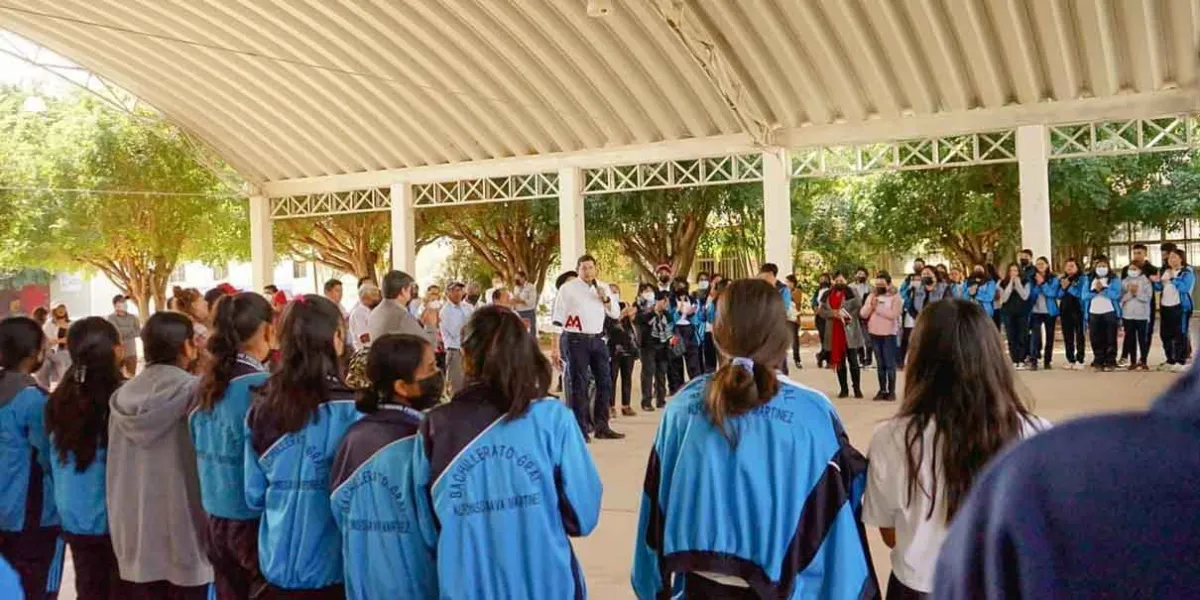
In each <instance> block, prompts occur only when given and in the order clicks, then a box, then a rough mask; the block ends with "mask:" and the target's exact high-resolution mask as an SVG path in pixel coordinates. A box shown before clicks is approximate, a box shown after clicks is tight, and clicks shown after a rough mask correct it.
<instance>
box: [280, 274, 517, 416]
mask: <svg viewBox="0 0 1200 600" xmlns="http://www.w3.org/2000/svg"><path fill="white" fill-rule="evenodd" d="M514 314H515V313H514ZM342 329H343V326H342V312H341V311H340V310H338V307H337V306H336V305H334V303H333V302H332V301H330V300H329V299H327V298H325V297H324V296H318V295H316V294H307V295H304V296H300V297H298V298H296V299H295V300H294V301H293V302H292V303H290V304H288V305H287V308H285V309H284V311H283V319H282V321H281V322H280V324H279V334H278V340H279V353H280V359H279V369H278V370H277V371H275V373H274V374H273V375H271V378H270V379H268V380H267V386H266V395H265V398H264V400H263V407H262V408H263V410H262V413H261V414H262V415H263V417H264V418H266V419H267V420H269V421H270V422H271V423H272V424H273V425H274V426H275V427H276V428H278V430H279V431H281V432H283V433H293V432H296V431H299V430H300V429H301V428H303V427H304V426H305V425H306V424H307V423H308V421H309V419H311V418H312V417H313V415H315V414H316V412H317V408H318V407H319V406H320V405H321V403H322V402H324V401H325V400H326V399H327V398H329V395H330V392H331V389H332V387H331V384H332V383H333V380H336V378H337V376H338V365H339V363H340V361H339V360H338V354H337V348H336V347H335V346H334V339H335V338H336V337H337V335H338V332H341V331H342ZM343 339H344V338H343Z"/></svg>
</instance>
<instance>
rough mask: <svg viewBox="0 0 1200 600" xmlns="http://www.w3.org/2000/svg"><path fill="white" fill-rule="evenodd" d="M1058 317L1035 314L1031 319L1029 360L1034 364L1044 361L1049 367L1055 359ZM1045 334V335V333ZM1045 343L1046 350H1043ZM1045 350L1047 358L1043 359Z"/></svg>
mask: <svg viewBox="0 0 1200 600" xmlns="http://www.w3.org/2000/svg"><path fill="white" fill-rule="evenodd" d="M1056 321H1058V317H1052V316H1050V315H1043V314H1037V313H1034V314H1033V315H1032V316H1031V317H1030V319H1029V333H1030V338H1029V358H1030V360H1032V361H1033V362H1037V361H1038V360H1039V359H1042V362H1043V363H1045V365H1046V366H1047V367H1049V366H1050V361H1051V360H1052V359H1053V358H1054V324H1055V322H1056ZM1043 332H1044V333H1043ZM1043 341H1044V342H1045V344H1044V345H1045V348H1043V347H1042V346H1043ZM1043 350H1044V351H1045V358H1043Z"/></svg>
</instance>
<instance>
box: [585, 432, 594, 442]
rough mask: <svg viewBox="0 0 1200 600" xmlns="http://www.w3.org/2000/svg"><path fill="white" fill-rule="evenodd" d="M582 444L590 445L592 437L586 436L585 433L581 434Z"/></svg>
mask: <svg viewBox="0 0 1200 600" xmlns="http://www.w3.org/2000/svg"><path fill="white" fill-rule="evenodd" d="M583 443H585V444H590V443H592V436H590V435H588V434H586V433H585V434H583Z"/></svg>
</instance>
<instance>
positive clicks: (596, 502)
mask: <svg viewBox="0 0 1200 600" xmlns="http://www.w3.org/2000/svg"><path fill="white" fill-rule="evenodd" d="M492 394H493V392H491V391H490V390H488V389H487V388H486V387H484V386H481V385H475V386H471V387H468V388H467V389H466V390H463V392H462V393H460V394H459V395H458V396H456V397H455V398H454V401H453V402H450V403H449V404H443V405H441V406H439V407H437V408H435V409H433V410H432V411H430V412H429V414H428V415H427V416H426V417H425V421H424V422H422V423H421V432H420V436H421V442H420V445H419V446H418V447H417V453H416V456H415V459H414V462H415V472H416V479H417V485H418V486H419V488H420V489H421V490H422V491H423V493H420V494H418V496H417V498H418V500H419V501H421V502H422V503H423V505H422V510H423V511H424V512H423V515H424V516H423V517H422V518H421V524H422V533H423V534H424V535H425V536H426V540H427V543H429V544H430V546H431V547H435V548H436V552H437V559H438V562H437V572H438V587H439V588H440V593H441V598H444V599H445V600H471V599H474V598H497V599H499V598H523V599H527V600H538V599H543V598H544V599H547V600H562V599H564V598H585V597H587V588H586V586H585V585H584V579H583V571H582V570H581V569H580V567H579V563H578V561H576V560H575V553H574V552H573V551H572V549H571V542H570V541H569V539H568V536H583V535H587V534H589V533H591V531H592V529H594V528H595V527H596V522H597V521H598V520H599V518H600V496H601V492H602V486H601V483H600V475H599V473H597V471H596V465H595V464H594V463H593V462H592V456H591V454H589V453H588V449H587V445H586V444H585V443H584V441H583V434H582V433H581V432H580V431H579V425H578V424H577V423H576V421H575V416H574V414H573V413H572V412H571V410H570V409H568V408H567V407H566V406H564V405H563V404H562V403H561V402H559V401H557V400H555V399H553V398H547V399H544V400H539V401H537V402H534V403H533V404H532V405H530V407H529V409H528V411H527V412H526V413H525V414H524V415H522V416H520V417H518V418H516V419H508V418H507V417H505V416H504V414H502V413H501V412H500V410H499V409H497V408H496V407H495V406H494V405H493V404H492V403H491V402H489V398H490V397H491V395H492Z"/></svg>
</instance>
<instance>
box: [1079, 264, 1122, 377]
mask: <svg viewBox="0 0 1200 600" xmlns="http://www.w3.org/2000/svg"><path fill="white" fill-rule="evenodd" d="M1088 281H1089V282H1090V286H1089V287H1088V288H1087V289H1086V292H1085V293H1084V297H1083V302H1084V304H1085V305H1086V306H1087V309H1088V329H1089V331H1090V332H1091V338H1092V354H1093V355H1094V356H1095V358H1094V360H1093V361H1092V366H1093V367H1095V368H1096V370H1098V371H1115V370H1116V369H1117V325H1118V323H1119V322H1120V321H1121V278H1120V277H1118V276H1117V274H1116V273H1113V272H1112V270H1111V268H1110V267H1109V264H1108V257H1107V256H1105V255H1103V254H1101V255H1099V256H1097V257H1095V258H1093V259H1092V273H1091V275H1090V276H1089V277H1088Z"/></svg>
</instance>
